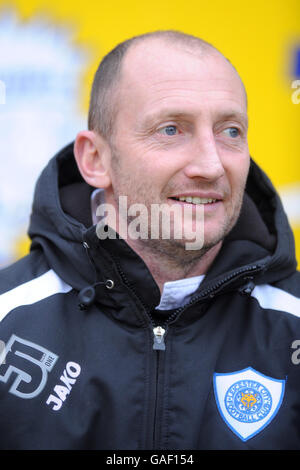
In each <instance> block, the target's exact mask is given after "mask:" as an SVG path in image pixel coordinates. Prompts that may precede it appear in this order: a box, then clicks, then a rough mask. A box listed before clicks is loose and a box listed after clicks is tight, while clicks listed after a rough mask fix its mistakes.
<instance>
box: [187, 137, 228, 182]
mask: <svg viewBox="0 0 300 470" xmlns="http://www.w3.org/2000/svg"><path fill="white" fill-rule="evenodd" d="M187 160H188V161H187V164H186V165H185V168H184V173H185V175H186V176H187V177H188V178H202V179H204V180H209V181H215V180H217V179H219V178H221V177H222V176H223V175H224V173H225V170H224V167H223V163H222V161H221V158H220V155H219V153H218V149H217V146H216V142H215V137H214V134H213V132H212V131H211V130H209V131H205V132H202V133H201V135H198V136H195V138H194V139H193V142H192V146H191V147H190V148H189V153H188V157H187Z"/></svg>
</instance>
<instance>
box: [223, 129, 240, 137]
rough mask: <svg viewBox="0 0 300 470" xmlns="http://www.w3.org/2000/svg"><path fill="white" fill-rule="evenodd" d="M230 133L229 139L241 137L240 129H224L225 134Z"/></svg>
mask: <svg viewBox="0 0 300 470" xmlns="http://www.w3.org/2000/svg"><path fill="white" fill-rule="evenodd" d="M225 131H229V137H232V138H236V137H239V135H240V130H239V129H238V127H228V128H227V129H224V131H223V132H225Z"/></svg>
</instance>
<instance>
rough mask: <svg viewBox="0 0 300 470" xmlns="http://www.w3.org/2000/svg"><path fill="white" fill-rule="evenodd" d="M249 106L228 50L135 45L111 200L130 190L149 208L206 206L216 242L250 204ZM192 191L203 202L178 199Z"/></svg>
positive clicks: (127, 66)
mask: <svg viewBox="0 0 300 470" xmlns="http://www.w3.org/2000/svg"><path fill="white" fill-rule="evenodd" d="M246 106H247V105H246V97H245V93H244V90H243V87H242V84H241V82H240V79H239V77H238V75H237V74H236V72H235V71H234V69H233V68H232V67H231V66H230V64H229V63H228V62H227V61H226V60H225V59H224V58H223V57H221V56H220V55H218V54H214V55H213V56H201V55H200V53H199V52H193V53H191V52H189V51H184V50H182V49H179V48H176V47H174V46H171V45H168V44H165V43H163V42H161V41H157V40H152V41H147V42H145V43H142V44H138V45H137V46H133V47H132V48H131V49H130V50H129V51H128V53H127V56H126V57H125V60H124V64H123V69H122V78H121V81H120V87H119V93H118V113H117V118H116V121H115V124H114V126H115V135H114V139H113V142H114V144H113V158H112V164H111V170H110V171H111V180H112V186H111V188H110V191H108V196H109V198H110V200H112V199H114V200H115V201H117V200H118V197H119V196H127V200H128V205H131V204H134V203H142V204H144V205H145V206H146V207H147V209H148V210H149V214H150V208H151V204H169V205H170V204H180V205H181V207H184V206H185V205H190V204H193V211H194V212H193V213H192V214H193V215H192V217H195V215H196V212H195V211H199V210H202V209H203V208H204V246H206V247H211V246H214V245H216V244H217V243H218V242H219V241H221V240H222V239H223V238H224V236H225V235H226V234H227V233H228V232H229V231H230V230H231V229H232V227H233V225H234V224H235V222H236V220H237V217H238V215H239V212H240V208H241V204H242V198H243V193H244V188H245V183H246V178H247V174H248V169H249V162H250V159H249V151H248V144H247V110H246ZM185 197H187V198H189V197H197V198H200V203H202V205H201V206H199V205H198V204H194V203H196V202H198V203H199V199H198V200H197V199H192V200H190V199H188V200H181V201H180V200H178V199H179V198H185ZM207 200H209V201H207ZM211 200H213V201H212V202H211ZM184 223H186V221H185V220H184V221H183V224H184ZM187 230H188V228H187V227H186V231H185V228H184V227H183V233H185V234H186V233H187ZM185 241H186V240H185V239H183V240H182V242H181V243H183V242H185ZM164 243H165V242H164ZM169 243H172V242H171V241H170V242H169ZM176 243H178V242H176Z"/></svg>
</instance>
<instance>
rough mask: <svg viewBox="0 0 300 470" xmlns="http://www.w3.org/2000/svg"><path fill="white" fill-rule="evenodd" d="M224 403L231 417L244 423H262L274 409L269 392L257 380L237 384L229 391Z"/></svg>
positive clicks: (242, 381)
mask: <svg viewBox="0 0 300 470" xmlns="http://www.w3.org/2000/svg"><path fill="white" fill-rule="evenodd" d="M224 401H225V407H226V410H227V411H228V413H229V414H230V416H232V417H233V418H234V419H236V420H238V421H240V422H242V423H254V422H256V421H260V420H261V419H263V418H265V417H266V416H267V415H268V414H269V413H270V411H271V407H272V396H271V394H270V392H269V390H268V389H267V388H266V387H265V386H264V385H262V384H261V383H259V382H257V381H255V380H240V381H239V382H235V383H234V384H233V385H231V386H230V387H229V389H228V390H227V392H226V395H225V400H224Z"/></svg>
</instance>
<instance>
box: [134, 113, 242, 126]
mask: <svg viewBox="0 0 300 470" xmlns="http://www.w3.org/2000/svg"><path fill="white" fill-rule="evenodd" d="M216 116H217V118H218V119H220V120H230V119H234V120H237V121H239V122H241V123H242V124H243V126H244V127H245V128H246V129H247V128H248V116H247V114H245V113H243V112H241V111H238V110H235V109H229V110H227V111H220V112H218V111H217V112H216ZM190 117H191V115H190V114H189V113H186V112H183V111H182V110H178V109H173V110H171V109H166V110H161V111H159V112H157V113H153V114H149V115H148V116H147V117H146V118H145V120H144V122H143V126H145V127H146V128H151V126H153V124H155V122H156V121H157V120H161V119H182V120H186V121H187V120H189V119H190Z"/></svg>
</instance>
